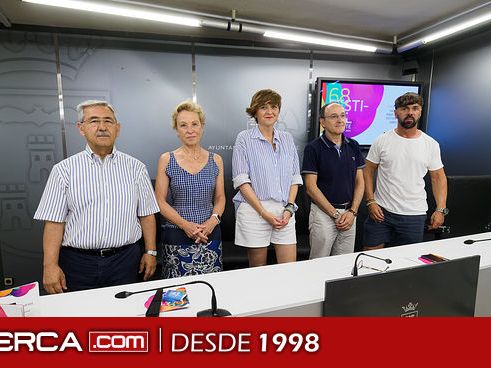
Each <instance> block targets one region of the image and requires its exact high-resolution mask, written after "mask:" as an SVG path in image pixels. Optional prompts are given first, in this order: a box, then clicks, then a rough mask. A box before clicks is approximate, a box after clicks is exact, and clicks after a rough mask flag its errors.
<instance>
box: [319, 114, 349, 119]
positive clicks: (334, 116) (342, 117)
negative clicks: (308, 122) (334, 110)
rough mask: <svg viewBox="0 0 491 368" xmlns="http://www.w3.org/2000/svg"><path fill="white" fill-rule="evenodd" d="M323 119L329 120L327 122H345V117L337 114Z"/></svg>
mask: <svg viewBox="0 0 491 368" xmlns="http://www.w3.org/2000/svg"><path fill="white" fill-rule="evenodd" d="M324 119H329V120H339V119H341V120H346V115H345V114H341V115H338V114H332V115H328V116H324Z"/></svg>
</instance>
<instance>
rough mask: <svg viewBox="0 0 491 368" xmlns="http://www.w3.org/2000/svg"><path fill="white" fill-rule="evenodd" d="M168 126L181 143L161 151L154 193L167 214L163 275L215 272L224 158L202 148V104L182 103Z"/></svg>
mask: <svg viewBox="0 0 491 368" xmlns="http://www.w3.org/2000/svg"><path fill="white" fill-rule="evenodd" d="M172 127H173V129H174V130H175V132H176V134H177V137H178V138H179V140H180V142H181V146H180V147H179V148H177V149H176V150H174V151H172V152H166V153H164V154H162V156H161V157H160V159H159V162H158V167H157V177H156V183H155V194H156V197H157V202H158V204H159V207H160V212H161V214H162V215H163V216H164V218H165V219H166V223H165V225H164V228H165V231H164V238H163V269H162V277H163V278H172V277H180V276H187V275H196V274H203V273H210V272H218V271H221V270H222V269H223V266H222V244H221V233H220V226H219V224H220V219H221V215H222V213H223V210H224V208H225V189H224V181H223V161H222V158H221V157H220V156H219V155H217V154H214V153H211V152H208V151H207V150H205V149H204V148H202V147H201V145H200V142H201V138H202V136H203V132H204V128H205V115H204V113H203V110H202V108H201V107H200V106H199V105H197V104H195V103H194V102H191V101H184V102H182V103H180V104H179V105H178V106H177V107H176V108H175V110H174V112H173V114H172Z"/></svg>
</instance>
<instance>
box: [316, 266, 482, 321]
mask: <svg viewBox="0 0 491 368" xmlns="http://www.w3.org/2000/svg"><path fill="white" fill-rule="evenodd" d="M479 261H480V256H472V257H464V258H458V259H453V260H448V261H444V262H438V263H432V264H426V265H421V266H416V267H412V268H405V269H400V270H394V271H389V272H378V273H372V274H368V275H361V276H355V277H349V278H344V279H338V280H331V281H326V288H325V299H324V313H323V314H324V316H339V317H341V316H345V317H349V316H360V317H368V316H379V317H384V316H385V317H397V316H400V317H425V316H426V317H429V316H432V317H439V316H467V317H472V316H474V309H475V305H476V295H477V280H478V276H479Z"/></svg>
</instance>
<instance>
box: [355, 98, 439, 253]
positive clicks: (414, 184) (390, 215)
mask: <svg viewBox="0 0 491 368" xmlns="http://www.w3.org/2000/svg"><path fill="white" fill-rule="evenodd" d="M422 107H423V99H422V98H421V96H419V95H418V94H416V93H406V94H404V95H402V96H400V97H398V98H397V99H396V101H395V110H394V114H395V117H396V119H397V128H395V129H394V130H391V131H389V132H385V133H384V134H382V135H381V136H379V137H378V138H377V139H376V140H375V142H374V143H373V144H372V146H371V147H370V151H369V152H368V156H367V157H366V166H365V169H364V172H363V175H364V179H365V198H366V204H367V207H368V212H369V218H368V219H367V221H366V222H365V228H364V249H365V250H371V249H378V248H383V247H384V246H395V245H403V244H411V243H418V242H421V241H422V240H423V233H424V227H425V221H426V212H427V210H428V204H427V203H426V191H425V182H424V176H425V175H426V174H427V173H428V172H429V173H430V177H431V184H432V189H433V196H434V197H435V202H436V209H435V210H434V212H433V214H432V215H431V219H430V224H429V226H428V229H429V230H433V229H437V228H438V227H439V226H441V225H442V224H443V222H444V216H445V215H446V214H447V213H448V209H447V208H446V201H447V177H446V176H445V171H444V170H443V163H442V160H441V156H440V146H439V144H438V142H437V141H435V140H434V139H433V138H431V137H430V136H428V135H427V134H425V133H423V132H422V131H421V130H419V129H418V122H419V120H420V118H421V112H422ZM376 172H377V181H376V189H375V192H374V186H373V182H374V176H375V173H376Z"/></svg>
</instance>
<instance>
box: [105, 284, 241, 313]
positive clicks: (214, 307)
mask: <svg viewBox="0 0 491 368" xmlns="http://www.w3.org/2000/svg"><path fill="white" fill-rule="evenodd" d="M193 284H205V285H207V286H208V287H209V288H210V289H211V308H210V309H205V310H202V311H199V312H198V313H197V314H196V316H197V317H226V316H231V315H232V314H231V313H230V312H229V311H228V310H226V309H220V308H218V306H217V297H216V293H215V289H214V288H213V286H211V284H209V283H208V282H206V281H202V280H195V281H189V282H185V283H182V284H176V285H169V286H160V287H156V288H153V289H146V290H139V291H120V292H119V293H117V294H116V295H114V297H115V298H118V299H126V298H128V297H130V296H132V295H134V294H140V293H146V292H149V291H155V290H162V291H163V289H170V288H173V287H178V286H184V285H193ZM156 300H159V302H158V306H159V312H160V302H161V300H162V294H160V297H159V298H157V293H156V294H155V296H154V298H153V300H152V303H150V306H149V307H148V308H149V309H150V308H151V307H152V304H153V302H154V301H155V303H156V304H157V301H156ZM147 313H148V310H147Z"/></svg>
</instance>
